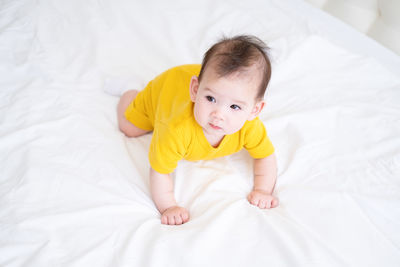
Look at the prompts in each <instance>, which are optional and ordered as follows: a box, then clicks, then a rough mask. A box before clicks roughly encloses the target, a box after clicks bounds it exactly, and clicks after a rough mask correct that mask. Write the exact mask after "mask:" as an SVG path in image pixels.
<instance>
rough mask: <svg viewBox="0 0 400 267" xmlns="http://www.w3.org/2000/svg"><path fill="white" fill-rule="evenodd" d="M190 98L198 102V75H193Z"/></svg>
mask: <svg viewBox="0 0 400 267" xmlns="http://www.w3.org/2000/svg"><path fill="white" fill-rule="evenodd" d="M189 90H190V100H192V102H196V95H197V91H198V90H199V78H198V77H197V76H192V79H191V80H190V88H189Z"/></svg>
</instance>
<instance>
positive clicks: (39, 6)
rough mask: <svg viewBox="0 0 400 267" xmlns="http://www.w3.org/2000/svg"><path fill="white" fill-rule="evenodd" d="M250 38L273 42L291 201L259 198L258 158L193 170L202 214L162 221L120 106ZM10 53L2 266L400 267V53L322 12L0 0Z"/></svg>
mask: <svg viewBox="0 0 400 267" xmlns="http://www.w3.org/2000/svg"><path fill="white" fill-rule="evenodd" d="M237 34H253V35H256V36H258V37H259V38H261V39H262V40H264V41H265V42H266V43H267V44H268V46H269V47H270V55H271V58H272V73H273V74H272V80H271V83H270V85H269V87H268V89H267V94H266V98H265V99H266V102H267V105H266V108H265V109H264V111H263V112H262V114H261V115H260V118H261V119H262V121H263V122H264V123H265V125H266V127H267V130H268V135H269V137H270V139H271V140H272V142H273V143H274V146H275V149H276V155H277V159H278V181H277V184H276V188H275V195H276V196H277V197H278V198H279V199H280V205H279V207H277V208H275V209H270V210H261V209H258V208H256V207H254V206H252V205H250V204H249V203H248V201H247V200H246V196H247V194H248V192H250V189H251V188H252V182H253V179H252V161H251V158H250V156H249V155H248V153H247V152H246V151H241V152H239V153H236V154H234V155H231V156H229V157H225V158H218V159H215V160H212V161H198V162H187V161H181V162H180V163H179V165H178V168H177V170H176V171H175V173H174V180H175V196H176V198H177V200H178V202H179V203H180V204H181V205H183V206H184V207H186V208H187V209H189V211H190V214H191V220H190V221H189V222H188V223H186V224H183V225H181V226H167V225H162V224H161V223H160V215H159V213H158V211H157V209H156V207H155V205H154V204H153V202H152V200H151V197H150V192H149V177H148V176H149V171H148V170H149V163H148V160H147V153H148V147H149V144H150V140H151V135H145V136H142V137H139V138H135V139H133V138H128V137H126V136H124V134H122V133H121V132H120V131H119V130H118V126H117V118H116V105H117V103H118V95H119V94H121V93H122V90H123V89H122V88H124V89H126V88H136V89H139V90H140V89H142V88H143V87H144V86H145V85H146V83H147V81H149V80H151V79H152V78H153V77H154V76H155V75H157V74H159V73H160V72H162V71H164V70H166V69H167V68H170V67H172V66H176V65H181V64H187V63H200V62H201V59H202V55H203V53H204V52H205V51H206V49H207V48H208V47H209V46H210V45H211V44H213V43H214V42H215V41H217V40H218V39H219V38H220V37H221V36H222V35H226V36H233V35H237ZM0 58H1V60H0V266H6V267H44V266H46V267H47V266H48V267H55V266H66V267H67V266H68V267H78V266H82V267H83V266H97V267H101V266H113V267H115V266H118V267H123V266H140V267H146V266H253V267H256V266H399V265H400V58H399V56H397V55H396V54H394V53H393V52H391V51H390V50H388V49H386V48H384V47H383V46H381V45H380V44H378V43H377V42H375V41H373V40H372V39H369V38H368V37H366V36H364V35H362V34H361V33H358V32H357V31H355V30H354V29H352V28H350V27H349V26H347V25H346V24H344V23H343V22H341V21H339V20H337V19H335V18H333V17H331V16H329V15H327V14H325V13H323V12H322V11H320V10H318V9H316V8H313V7H312V6H311V5H309V4H307V3H305V2H303V1H299V0H285V1H279V0H265V1H261V0H251V1H235V0H229V1H212V0H205V1H196V2H193V1H180V0H173V1H155V0H148V1H140V2H139V1H128V0H115V1H112V0H88V1H79V0H71V1H56V0H49V1H29V0H19V1H2V2H1V4H0ZM110 81H112V82H113V83H114V85H115V84H118V86H120V88H121V89H120V91H117V92H116V93H115V95H110V94H109V93H106V92H105V90H104V88H105V87H106V85H107V84H109V83H110Z"/></svg>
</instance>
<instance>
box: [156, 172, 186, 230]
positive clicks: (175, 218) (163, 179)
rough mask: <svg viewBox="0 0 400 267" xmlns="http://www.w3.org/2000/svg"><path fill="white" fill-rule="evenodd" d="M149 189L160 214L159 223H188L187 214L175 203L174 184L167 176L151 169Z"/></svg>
mask: <svg viewBox="0 0 400 267" xmlns="http://www.w3.org/2000/svg"><path fill="white" fill-rule="evenodd" d="M150 187H151V195H152V198H153V201H154V203H155V204H156V207H157V209H158V210H159V211H160V213H161V223H163V224H170V225H175V224H182V223H185V222H187V221H189V212H188V211H187V210H186V209H185V208H183V207H179V206H178V205H177V203H176V200H175V196H174V183H173V181H172V177H171V176H170V175H169V174H162V173H159V172H157V171H155V170H154V169H153V168H151V170H150Z"/></svg>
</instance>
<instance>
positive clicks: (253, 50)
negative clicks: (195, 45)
mask: <svg viewBox="0 0 400 267" xmlns="http://www.w3.org/2000/svg"><path fill="white" fill-rule="evenodd" d="M268 49H269V48H268V47H267V45H266V44H265V43H264V42H263V41H261V40H260V39H259V38H257V37H255V36H252V35H239V36H235V37H232V38H226V37H224V38H222V39H221V40H220V41H219V42H218V43H216V44H214V45H213V46H212V47H211V48H210V49H208V51H207V52H206V53H205V54H204V58H203V63H202V66H201V70H200V74H199V81H201V78H202V76H203V75H204V72H205V70H206V68H207V65H209V64H210V61H213V62H215V64H213V65H214V68H215V71H216V72H217V74H218V75H219V76H220V77H225V76H228V75H230V74H233V73H235V72H242V71H245V70H246V69H248V68H249V67H251V66H253V65H256V67H257V68H258V69H259V70H260V71H261V74H262V79H261V84H260V87H259V89H258V93H257V96H256V98H257V99H258V100H259V99H263V97H264V94H265V90H266V89H267V86H268V83H269V81H270V79H271V62H270V60H269V58H268V55H267V50H268Z"/></svg>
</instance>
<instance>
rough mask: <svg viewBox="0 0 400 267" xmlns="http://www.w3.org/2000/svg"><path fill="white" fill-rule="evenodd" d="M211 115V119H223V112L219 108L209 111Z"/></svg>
mask: <svg viewBox="0 0 400 267" xmlns="http://www.w3.org/2000/svg"><path fill="white" fill-rule="evenodd" d="M211 117H212V118H213V119H217V120H223V114H222V112H221V110H220V109H215V110H213V112H212V113H211Z"/></svg>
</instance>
